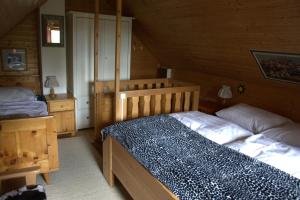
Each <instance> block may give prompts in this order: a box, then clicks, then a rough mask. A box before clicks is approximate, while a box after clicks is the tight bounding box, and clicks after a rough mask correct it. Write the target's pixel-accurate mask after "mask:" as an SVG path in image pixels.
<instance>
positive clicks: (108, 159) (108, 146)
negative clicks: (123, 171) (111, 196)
mask: <svg viewBox="0 0 300 200" xmlns="http://www.w3.org/2000/svg"><path fill="white" fill-rule="evenodd" d="M103 175H104V177H105V179H106V181H107V183H108V184H109V185H110V186H114V183H115V182H114V174H113V169H112V138H111V137H110V136H107V138H106V139H105V140H104V142H103Z"/></svg>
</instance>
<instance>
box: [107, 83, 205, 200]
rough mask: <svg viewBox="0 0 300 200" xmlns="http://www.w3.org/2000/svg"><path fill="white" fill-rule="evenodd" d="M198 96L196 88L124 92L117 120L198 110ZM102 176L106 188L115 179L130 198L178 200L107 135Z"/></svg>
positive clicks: (197, 87)
mask: <svg viewBox="0 0 300 200" xmlns="http://www.w3.org/2000/svg"><path fill="white" fill-rule="evenodd" d="M199 93H200V87H199V86H186V87H171V88H161V89H148V90H134V91H124V92H121V93H120V101H119V102H120V106H119V107H120V108H121V109H119V110H116V113H117V118H118V121H123V120H126V119H134V118H137V117H143V116H149V115H157V114H162V113H171V112H180V111H191V110H198V103H199ZM103 174H104V176H105V178H106V180H107V182H108V183H109V185H110V186H113V185H114V177H117V178H118V179H119V181H120V182H121V183H122V185H123V186H124V187H125V188H126V190H127V191H128V192H129V193H130V195H131V196H132V197H133V199H149V200H150V199H164V200H168V199H173V200H177V199H178V197H176V196H175V195H174V194H173V193H172V192H170V191H169V190H168V189H167V188H166V187H165V186H164V185H163V184H162V183H160V182H159V181H158V180H157V179H155V178H154V177H153V176H152V175H151V174H150V173H149V172H148V171H147V170H146V169H145V168H144V167H143V166H142V165H141V164H139V162H138V161H137V160H135V159H134V158H133V157H132V156H131V155H130V154H129V153H128V151H127V150H126V149H124V148H123V147H122V145H120V144H119V142H117V141H116V140H115V139H113V138H111V137H110V136H109V137H107V138H106V139H105V141H104V143H103Z"/></svg>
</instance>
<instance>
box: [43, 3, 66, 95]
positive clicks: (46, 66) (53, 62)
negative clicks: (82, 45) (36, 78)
mask: <svg viewBox="0 0 300 200" xmlns="http://www.w3.org/2000/svg"><path fill="white" fill-rule="evenodd" d="M42 14H48V15H60V16H65V0H48V1H47V2H46V3H45V4H44V5H43V6H42V7H41V9H40V15H42ZM65 21H66V20H65ZM64 31H65V36H66V26H65V30H64ZM41 39H42V38H41ZM41 44H42V42H41ZM41 59H42V70H43V84H44V83H45V80H46V76H56V78H57V80H58V82H59V85H60V86H59V87H57V88H55V93H66V92H67V64H66V37H65V38H64V47H43V46H42V47H41ZM44 94H49V88H45V87H44Z"/></svg>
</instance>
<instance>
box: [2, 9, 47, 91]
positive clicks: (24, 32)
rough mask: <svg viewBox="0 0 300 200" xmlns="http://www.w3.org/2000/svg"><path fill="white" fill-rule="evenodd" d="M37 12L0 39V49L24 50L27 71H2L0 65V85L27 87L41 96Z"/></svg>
mask: <svg viewBox="0 0 300 200" xmlns="http://www.w3.org/2000/svg"><path fill="white" fill-rule="evenodd" d="M38 32H39V29H38V11H37V10H36V11H34V12H32V13H31V14H30V15H28V16H27V17H26V18H25V19H24V20H23V22H22V23H20V24H18V25H17V26H16V27H14V29H12V30H11V31H10V32H9V33H8V34H6V35H4V36H3V37H1V38H0V49H5V48H25V49H26V52H27V70H26V71H20V72H11V71H9V72H8V71H3V69H2V62H1V63H0V85H2V86H15V85H16V84H18V85H19V86H23V87H29V88H31V89H33V90H34V91H35V92H36V93H37V94H41V86H42V83H41V79H40V74H41V72H40V68H41V67H40V62H39V48H38V44H39V39H38V37H39V36H38Z"/></svg>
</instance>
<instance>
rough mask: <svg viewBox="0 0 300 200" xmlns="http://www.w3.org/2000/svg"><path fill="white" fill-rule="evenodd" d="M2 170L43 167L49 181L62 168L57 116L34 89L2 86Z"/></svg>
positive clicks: (0, 93) (42, 169) (0, 154)
mask: <svg viewBox="0 0 300 200" xmlns="http://www.w3.org/2000/svg"><path fill="white" fill-rule="evenodd" d="M0 96H1V99H0V157H1V160H0V171H1V172H5V171H10V170H15V169H21V168H27V167H32V166H39V168H40V173H41V174H42V175H43V177H44V179H45V181H46V182H47V183H49V173H50V172H53V171H56V170H58V168H59V161H58V146H57V133H56V128H55V127H56V126H55V119H54V117H53V116H49V115H48V112H47V106H46V104H45V102H43V101H38V100H37V99H36V96H35V94H34V93H33V92H32V90H30V89H28V88H23V87H0Z"/></svg>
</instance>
